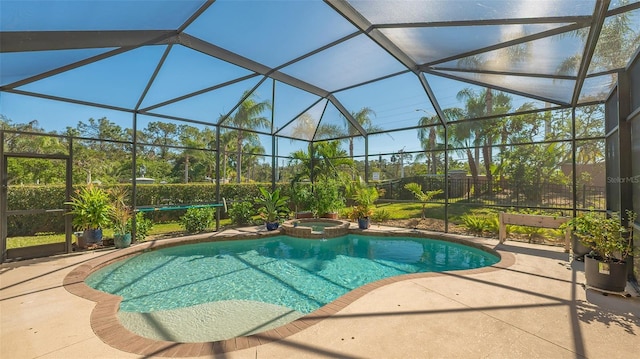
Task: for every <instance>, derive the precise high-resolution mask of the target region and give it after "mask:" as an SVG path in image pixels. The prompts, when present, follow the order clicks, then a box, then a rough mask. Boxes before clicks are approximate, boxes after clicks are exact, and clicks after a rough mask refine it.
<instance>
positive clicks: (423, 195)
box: [404, 182, 443, 218]
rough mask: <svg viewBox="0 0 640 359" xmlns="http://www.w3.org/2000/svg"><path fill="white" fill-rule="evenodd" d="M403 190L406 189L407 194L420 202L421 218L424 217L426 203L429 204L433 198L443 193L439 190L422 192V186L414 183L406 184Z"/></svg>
mask: <svg viewBox="0 0 640 359" xmlns="http://www.w3.org/2000/svg"><path fill="white" fill-rule="evenodd" d="M404 188H405V189H407V190H408V191H409V192H411V193H413V195H414V196H415V197H416V199H417V200H418V201H420V202H422V217H421V218H424V217H425V210H426V207H427V202H429V201H430V200H431V199H432V198H433V197H435V196H437V195H439V194H440V193H443V192H442V190H441V189H438V190H435V191H427V192H423V191H422V186H421V185H419V184H417V183H415V182H411V183H407V184H406V185H404Z"/></svg>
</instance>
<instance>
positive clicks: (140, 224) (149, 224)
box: [127, 212, 153, 242]
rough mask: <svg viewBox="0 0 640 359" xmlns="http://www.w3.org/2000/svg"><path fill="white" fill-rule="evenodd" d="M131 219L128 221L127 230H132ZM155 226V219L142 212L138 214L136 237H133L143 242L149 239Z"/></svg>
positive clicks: (136, 240)
mask: <svg viewBox="0 0 640 359" xmlns="http://www.w3.org/2000/svg"><path fill="white" fill-rule="evenodd" d="M132 223H133V222H132V221H131V219H130V220H129V221H128V222H127V232H132V231H131V229H132ZM151 228H153V221H152V220H150V219H148V218H146V217H145V216H144V214H143V213H142V212H138V213H137V214H136V237H135V238H134V239H133V240H134V241H135V242H142V241H144V240H145V239H147V236H148V235H149V232H150V231H151Z"/></svg>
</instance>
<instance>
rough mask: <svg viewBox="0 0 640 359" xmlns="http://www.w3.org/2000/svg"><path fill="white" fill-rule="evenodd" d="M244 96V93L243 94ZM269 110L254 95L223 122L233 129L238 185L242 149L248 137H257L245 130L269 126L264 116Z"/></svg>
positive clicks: (265, 102)
mask: <svg viewBox="0 0 640 359" xmlns="http://www.w3.org/2000/svg"><path fill="white" fill-rule="evenodd" d="M244 96H246V93H245V94H244ZM269 109H271V103H270V102H269V101H262V102H258V100H257V96H256V94H255V93H253V94H251V95H250V96H249V97H247V98H246V99H245V100H244V101H242V103H241V104H240V106H239V107H238V109H237V110H236V112H234V113H233V115H231V116H229V118H228V119H227V120H226V121H225V124H226V125H229V126H230V127H233V128H234V131H235V138H236V182H238V183H240V181H241V178H240V177H241V173H242V147H243V146H244V144H245V141H246V140H247V139H248V138H250V137H255V136H257V135H256V134H255V133H253V132H247V131H246V129H254V130H258V129H264V128H269V126H271V121H270V120H269V118H267V117H266V116H264V115H263V114H264V113H265V111H267V110H269Z"/></svg>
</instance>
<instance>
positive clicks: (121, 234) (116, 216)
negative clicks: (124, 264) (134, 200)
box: [111, 189, 133, 248]
mask: <svg viewBox="0 0 640 359" xmlns="http://www.w3.org/2000/svg"><path fill="white" fill-rule="evenodd" d="M111 195H112V197H113V204H112V206H111V227H112V228H113V244H114V246H115V247H116V248H126V247H129V246H130V245H131V231H130V227H131V226H130V225H129V221H130V220H131V218H133V211H131V207H130V206H129V205H127V191H126V190H124V189H113V190H112V191H111Z"/></svg>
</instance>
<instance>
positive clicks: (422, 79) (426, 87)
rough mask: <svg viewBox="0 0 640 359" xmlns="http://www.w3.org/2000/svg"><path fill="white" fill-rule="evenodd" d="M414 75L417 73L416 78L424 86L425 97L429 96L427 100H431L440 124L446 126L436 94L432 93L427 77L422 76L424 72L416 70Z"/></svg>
mask: <svg viewBox="0 0 640 359" xmlns="http://www.w3.org/2000/svg"><path fill="white" fill-rule="evenodd" d="M416 75H418V79H420V84H421V85H422V87H423V88H424V91H425V92H426V93H427V97H429V101H431V105H432V106H433V109H434V110H436V114H438V118H440V123H441V124H442V126H443V127H447V118H446V117H445V116H444V112H443V111H442V108H441V107H440V103H439V102H438V99H437V98H436V95H435V94H434V93H433V90H432V89H431V86H430V85H429V82H428V81H427V78H426V77H425V76H424V73H422V72H416Z"/></svg>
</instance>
